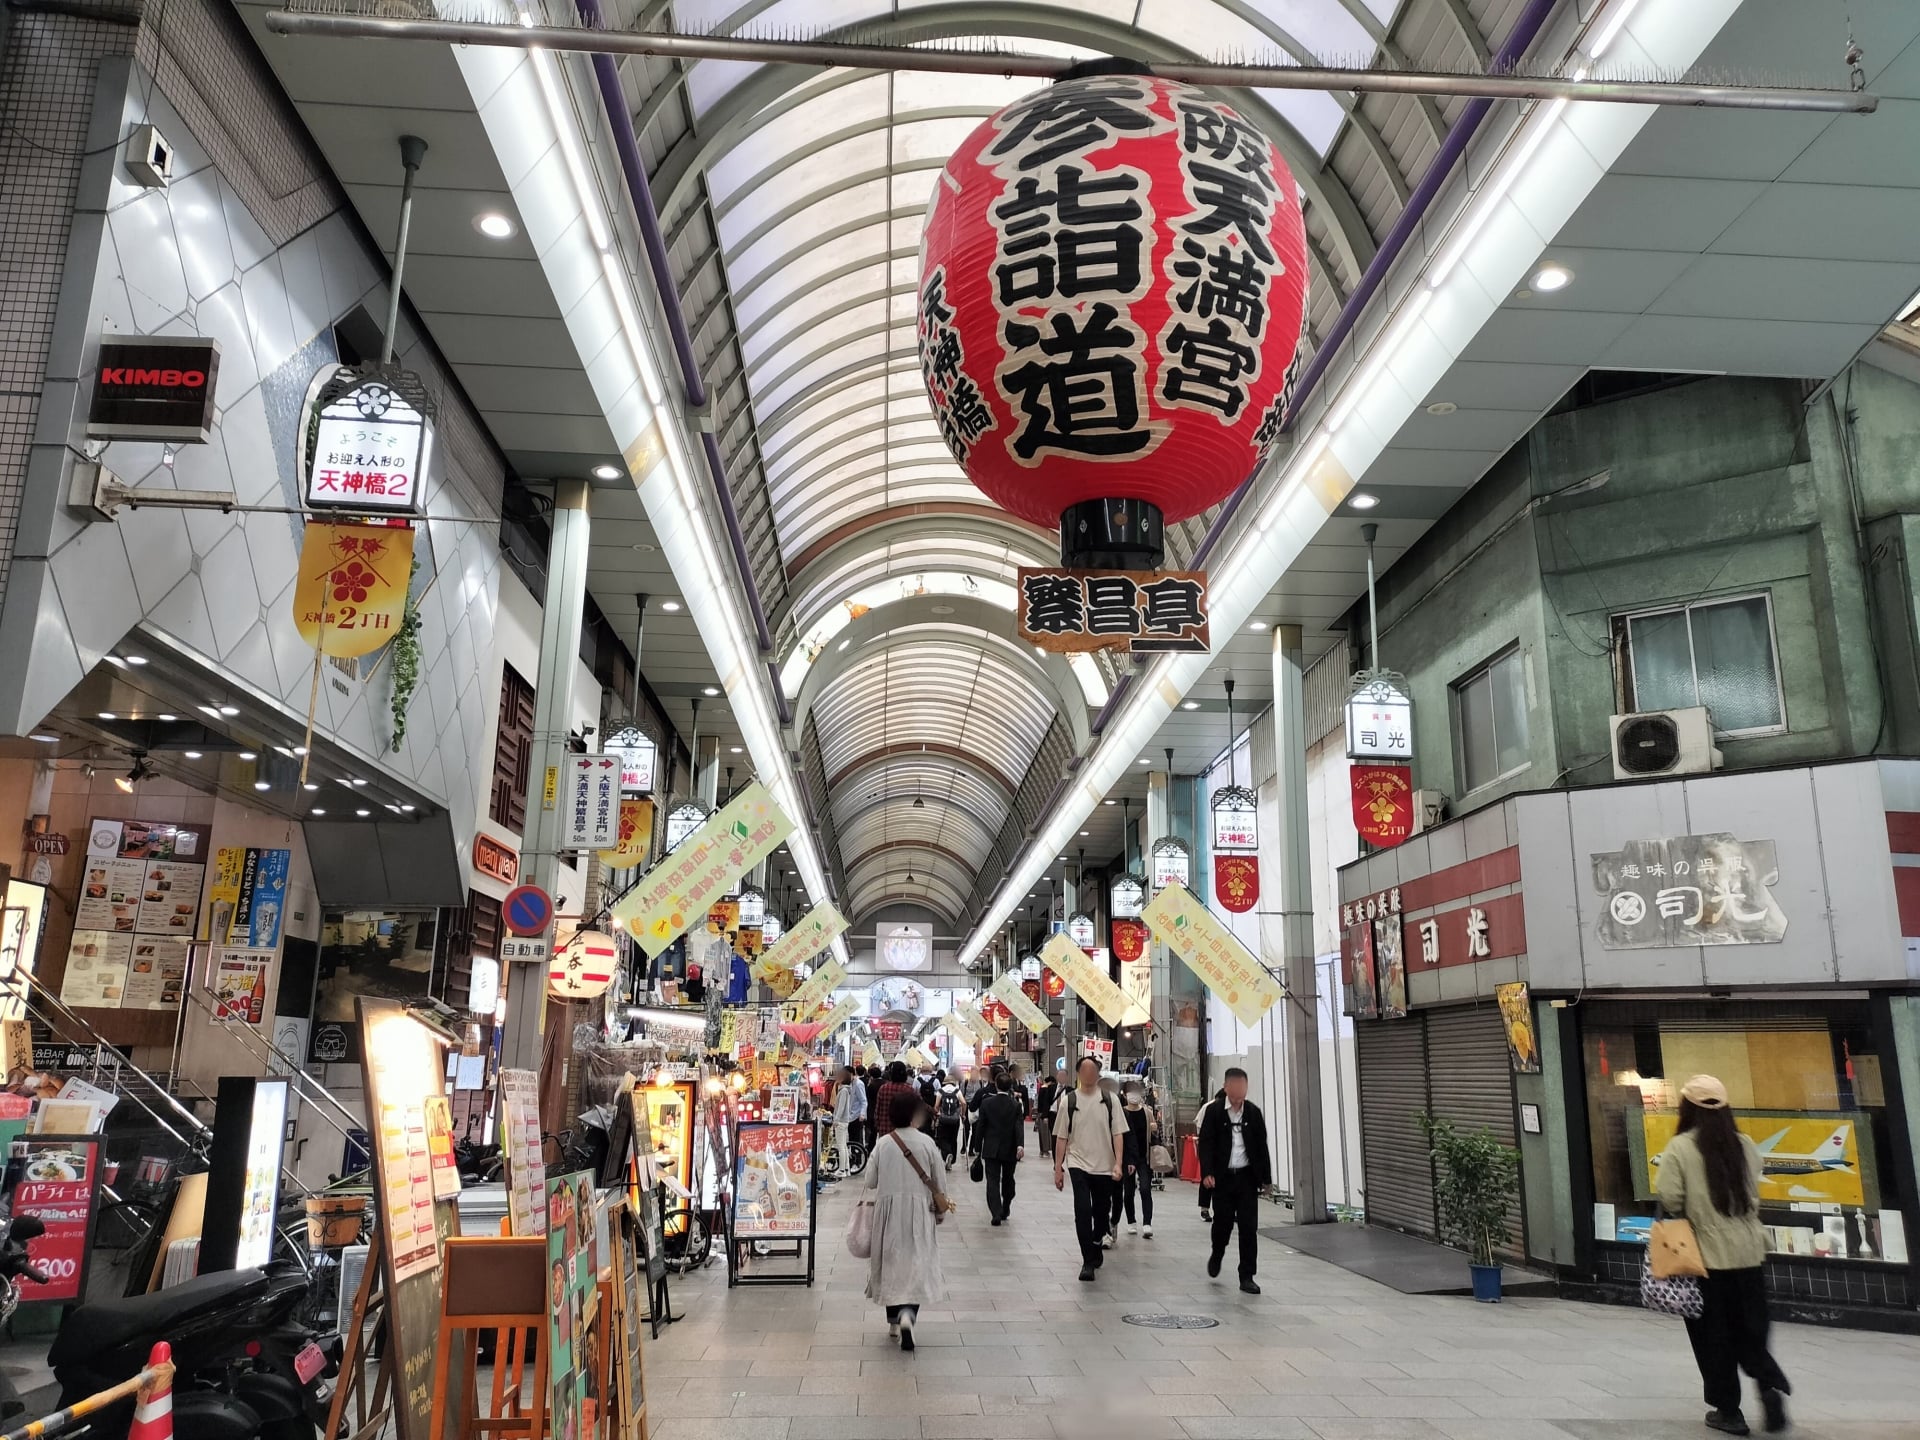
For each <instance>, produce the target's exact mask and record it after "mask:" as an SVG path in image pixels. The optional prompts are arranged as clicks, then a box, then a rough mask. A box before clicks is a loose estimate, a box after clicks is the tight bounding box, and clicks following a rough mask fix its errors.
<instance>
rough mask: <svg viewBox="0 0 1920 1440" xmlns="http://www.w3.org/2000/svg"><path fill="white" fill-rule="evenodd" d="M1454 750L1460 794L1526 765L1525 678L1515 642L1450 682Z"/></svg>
mask: <svg viewBox="0 0 1920 1440" xmlns="http://www.w3.org/2000/svg"><path fill="white" fill-rule="evenodd" d="M1453 734H1454V749H1455V751H1456V753H1457V758H1458V760H1459V765H1460V789H1461V793H1462V794H1465V793H1466V792H1467V791H1470V790H1478V789H1479V788H1480V787H1481V786H1482V785H1491V784H1492V783H1493V782H1494V781H1496V780H1500V779H1504V778H1505V777H1506V776H1508V775H1512V774H1514V773H1516V772H1517V771H1521V770H1524V769H1526V768H1527V766H1528V764H1529V763H1531V757H1530V755H1529V752H1528V750H1527V680H1526V676H1525V675H1524V674H1523V673H1522V671H1521V662H1520V647H1519V646H1518V645H1515V646H1513V647H1512V648H1511V649H1509V650H1506V651H1504V652H1502V653H1501V654H1499V655H1496V656H1494V658H1493V659H1491V660H1489V661H1488V662H1487V663H1486V664H1485V665H1482V666H1481V667H1480V668H1479V669H1478V670H1476V671H1474V672H1473V673H1472V674H1471V675H1469V676H1467V678H1466V679H1464V680H1458V681H1455V682H1454V686H1453Z"/></svg>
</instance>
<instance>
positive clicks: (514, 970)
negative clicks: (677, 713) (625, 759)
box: [501, 480, 591, 1070]
mask: <svg viewBox="0 0 1920 1440" xmlns="http://www.w3.org/2000/svg"><path fill="white" fill-rule="evenodd" d="M587 493H588V491H587V482H586V481H584V480H556V481H555V482H554V487H553V520H552V525H553V542H552V545H551V546H550V547H549V550H548V554H547V593H546V597H545V600H544V601H543V606H542V609H541V612H540V678H539V682H538V685H537V687H536V689H535V692H534V702H533V754H534V761H533V777H532V779H533V784H534V785H536V786H540V787H541V788H540V793H539V796H538V798H537V800H536V798H535V797H533V796H529V797H528V802H529V803H528V805H527V835H526V847H525V849H524V850H523V851H522V852H521V857H520V858H521V866H520V878H521V880H522V881H523V882H525V883H526V884H529V885H538V886H540V887H541V888H542V889H543V890H545V891H546V892H547V893H548V894H549V895H551V894H552V893H553V891H554V876H555V872H556V871H557V870H558V868H559V864H560V857H559V853H558V850H557V848H556V846H557V842H558V841H559V839H560V821H561V814H560V807H559V804H558V802H557V801H556V803H554V804H553V805H551V806H550V805H548V804H547V803H546V794H547V791H546V787H545V785H544V780H545V777H546V776H547V775H549V774H553V773H555V772H557V771H558V769H559V767H560V765H561V763H562V761H563V760H564V758H565V756H566V753H567V731H568V729H569V728H570V727H571V725H572V723H573V677H574V673H575V671H576V670H577V669H578V668H579V664H580V624H581V619H582V616H583V615H584V613H585V610H586V600H587V540H588V536H589V532H590V530H591V521H590V518H589V515H588V512H587ZM505 980H506V987H507V1018H506V1031H505V1034H504V1036H503V1037H502V1041H501V1064H502V1065H504V1066H508V1067H510V1068H514V1069H525V1070H538V1069H539V1068H540V1051H541V1033H542V1030H543V1028H544V1026H545V1024H546V1013H547V986H546V971H545V967H544V966H540V965H515V966H512V967H511V968H510V971H509V973H508V975H507V976H506V977H505Z"/></svg>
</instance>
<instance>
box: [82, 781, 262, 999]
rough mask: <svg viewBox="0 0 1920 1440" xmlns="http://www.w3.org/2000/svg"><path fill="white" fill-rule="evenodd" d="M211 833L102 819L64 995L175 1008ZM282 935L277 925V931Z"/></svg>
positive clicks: (95, 829)
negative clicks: (208, 837) (208, 838)
mask: <svg viewBox="0 0 1920 1440" xmlns="http://www.w3.org/2000/svg"><path fill="white" fill-rule="evenodd" d="M208 833H209V832H208V830H207V828H206V827H205V826H200V825H172V824H164V823H161V822H159V821H152V820H105V819H95V820H93V821H91V822H89V824H88V826H87V854H86V863H85V866H84V867H83V869H82V870H81V880H80V895H79V899H78V900H77V901H76V903H75V905H74V915H73V940H72V943H71V945H70V946H69V948H68V951H67V970H66V974H65V975H64V976H63V977H62V979H61V983H60V999H61V1000H62V1001H63V1002H64V1003H66V1004H68V1005H73V1006H91V1007H93V1008H96V1009H98V1008H110V1009H129V1010H168V1009H173V1008H175V1007H176V1006H178V1005H179V1003H180V996H181V992H182V990H183V989H184V988H185V985H186V970H187V942H188V941H189V940H191V939H192V938H193V936H194V934H195V932H196V930H197V928H198V924H199V918H200V889H201V883H202V881H203V880H204V878H205V875H206V868H207V867H206V857H207V836H208ZM276 940H277V932H276Z"/></svg>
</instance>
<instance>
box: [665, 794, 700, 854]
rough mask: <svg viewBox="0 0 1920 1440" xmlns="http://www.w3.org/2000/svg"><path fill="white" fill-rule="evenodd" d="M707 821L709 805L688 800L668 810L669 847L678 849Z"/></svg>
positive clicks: (669, 848)
mask: <svg viewBox="0 0 1920 1440" xmlns="http://www.w3.org/2000/svg"><path fill="white" fill-rule="evenodd" d="M706 823H707V807H706V806H704V805H702V804H701V803H700V802H699V801H697V800H688V801H684V802H683V803H681V804H679V805H676V806H674V807H673V809H672V810H670V811H668V812H667V849H668V850H678V849H679V848H680V846H681V844H682V842H684V841H685V840H686V838H687V837H688V836H689V835H691V834H693V832H694V831H696V830H698V829H699V828H700V827H701V826H702V825H704V824H706Z"/></svg>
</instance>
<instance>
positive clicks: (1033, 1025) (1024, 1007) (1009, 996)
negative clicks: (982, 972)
mask: <svg viewBox="0 0 1920 1440" xmlns="http://www.w3.org/2000/svg"><path fill="white" fill-rule="evenodd" d="M1055 938H1056V939H1060V940H1065V939H1066V937H1065V936H1056V937H1055ZM1074 953H1075V954H1079V952H1078V951H1075V952H1074ZM1080 958H1081V959H1082V960H1084V959H1086V958H1087V957H1086V956H1085V955H1081V956H1080ZM987 993H988V994H989V995H991V996H993V998H994V999H996V1000H998V1001H999V1002H1000V1003H1001V1004H1002V1005H1004V1006H1006V1007H1007V1009H1008V1010H1010V1011H1011V1012H1012V1013H1013V1018H1014V1019H1016V1020H1018V1021H1019V1022H1020V1023H1021V1024H1022V1025H1024V1026H1026V1027H1027V1029H1029V1030H1031V1031H1033V1033H1034V1034H1036V1035H1038V1034H1040V1033H1041V1032H1042V1031H1044V1030H1046V1029H1047V1027H1048V1026H1050V1025H1052V1024H1053V1021H1052V1020H1051V1019H1049V1018H1048V1016H1047V1012H1046V1011H1044V1010H1042V1009H1041V1008H1040V1007H1039V1006H1038V1005H1036V1004H1034V1003H1033V1001H1031V1000H1029V999H1028V998H1027V992H1026V991H1025V990H1023V989H1021V988H1020V972H1019V971H1017V970H1009V971H1007V973H1006V974H1004V975H1002V976H1001V977H1000V978H999V979H998V980H996V981H994V982H993V988H992V989H991V990H989V991H988V992H987Z"/></svg>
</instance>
